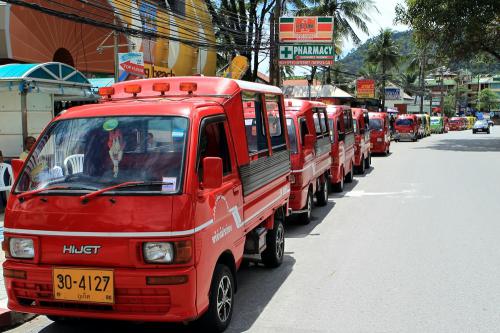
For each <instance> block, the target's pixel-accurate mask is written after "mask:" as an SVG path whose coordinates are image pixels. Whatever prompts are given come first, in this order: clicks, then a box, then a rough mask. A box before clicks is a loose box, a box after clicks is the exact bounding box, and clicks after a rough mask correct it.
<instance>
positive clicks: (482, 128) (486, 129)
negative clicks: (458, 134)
mask: <svg viewBox="0 0 500 333" xmlns="http://www.w3.org/2000/svg"><path fill="white" fill-rule="evenodd" d="M476 133H487V134H490V125H489V124H488V121H487V120H484V119H482V120H476V122H475V123H474V126H473V127H472V134H476Z"/></svg>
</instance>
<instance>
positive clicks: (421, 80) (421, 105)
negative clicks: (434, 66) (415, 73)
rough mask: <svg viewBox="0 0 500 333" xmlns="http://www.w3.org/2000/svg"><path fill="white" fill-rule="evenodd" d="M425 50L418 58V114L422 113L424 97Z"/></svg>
mask: <svg viewBox="0 0 500 333" xmlns="http://www.w3.org/2000/svg"><path fill="white" fill-rule="evenodd" d="M425 62H426V59H425V50H424V53H423V54H422V56H421V58H420V110H419V111H420V113H424V96H425V74H424V73H425Z"/></svg>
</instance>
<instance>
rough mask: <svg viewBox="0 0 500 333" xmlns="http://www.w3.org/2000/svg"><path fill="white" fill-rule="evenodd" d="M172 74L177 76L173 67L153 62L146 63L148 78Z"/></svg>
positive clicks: (145, 74) (146, 75)
mask: <svg viewBox="0 0 500 333" xmlns="http://www.w3.org/2000/svg"><path fill="white" fill-rule="evenodd" d="M171 76H175V73H174V71H173V70H172V69H171V68H168V67H161V66H155V65H153V64H144V77H146V78H148V79H150V78H155V77H171Z"/></svg>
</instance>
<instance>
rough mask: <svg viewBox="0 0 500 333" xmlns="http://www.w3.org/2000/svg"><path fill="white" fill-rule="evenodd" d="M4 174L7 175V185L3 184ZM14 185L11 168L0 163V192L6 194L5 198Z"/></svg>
mask: <svg viewBox="0 0 500 333" xmlns="http://www.w3.org/2000/svg"><path fill="white" fill-rule="evenodd" d="M5 172H8V173H9V178H8V181H7V184H5V180H4V179H5ZM12 183H14V174H13V173H12V166H11V165H10V164H7V163H0V192H4V191H5V192H7V196H8V195H9V193H10V189H11V188H12Z"/></svg>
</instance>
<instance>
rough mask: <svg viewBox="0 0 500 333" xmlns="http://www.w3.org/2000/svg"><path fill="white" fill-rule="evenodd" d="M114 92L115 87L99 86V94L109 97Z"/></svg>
mask: <svg viewBox="0 0 500 333" xmlns="http://www.w3.org/2000/svg"><path fill="white" fill-rule="evenodd" d="M114 94H115V88H113V87H102V88H99V96H102V97H108V98H111V95H114Z"/></svg>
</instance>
